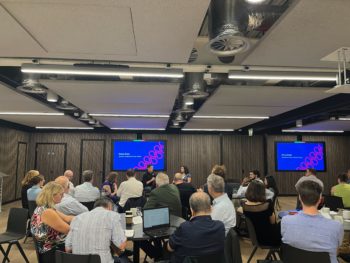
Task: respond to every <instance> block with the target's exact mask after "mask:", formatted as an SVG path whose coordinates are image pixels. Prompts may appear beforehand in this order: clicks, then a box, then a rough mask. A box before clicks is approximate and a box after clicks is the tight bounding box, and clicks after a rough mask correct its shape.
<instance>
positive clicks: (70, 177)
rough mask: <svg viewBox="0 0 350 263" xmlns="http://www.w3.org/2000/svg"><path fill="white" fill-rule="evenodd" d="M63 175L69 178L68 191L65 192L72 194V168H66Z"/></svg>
mask: <svg viewBox="0 0 350 263" xmlns="http://www.w3.org/2000/svg"><path fill="white" fill-rule="evenodd" d="M63 176H65V177H67V179H68V180H69V191H68V193H67V194H69V195H70V196H74V184H73V183H72V180H73V177H74V173H73V171H72V170H66V171H65V172H64V174H63Z"/></svg>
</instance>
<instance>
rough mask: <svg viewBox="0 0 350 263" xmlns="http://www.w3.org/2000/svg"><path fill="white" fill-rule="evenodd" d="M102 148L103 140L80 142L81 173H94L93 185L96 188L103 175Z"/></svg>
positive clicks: (100, 182)
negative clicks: (86, 171)
mask: <svg viewBox="0 0 350 263" xmlns="http://www.w3.org/2000/svg"><path fill="white" fill-rule="evenodd" d="M104 146H105V140H96V139H95V140H82V153H81V165H82V167H81V171H82V172H83V171H85V170H92V171H93V172H94V181H93V183H94V184H95V185H96V186H98V187H100V185H101V184H102V181H103V178H104V173H105V167H104V166H105V164H104V161H105V160H104V157H105V155H106V153H105V149H104ZM81 182H83V178H82V179H81Z"/></svg>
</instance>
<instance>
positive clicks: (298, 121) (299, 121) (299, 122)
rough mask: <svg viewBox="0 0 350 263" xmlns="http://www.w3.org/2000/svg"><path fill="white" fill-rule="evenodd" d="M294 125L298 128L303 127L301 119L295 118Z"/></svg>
mask: <svg viewBox="0 0 350 263" xmlns="http://www.w3.org/2000/svg"><path fill="white" fill-rule="evenodd" d="M295 126H297V127H298V128H300V127H303V120H297V121H296V122H295Z"/></svg>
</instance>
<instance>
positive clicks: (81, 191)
mask: <svg viewBox="0 0 350 263" xmlns="http://www.w3.org/2000/svg"><path fill="white" fill-rule="evenodd" d="M83 180H84V183H82V184H81V185H78V186H77V187H75V190H74V198H75V199H77V200H78V201H79V202H95V201H96V200H97V199H98V198H100V196H101V194H100V191H99V190H98V188H97V187H95V186H93V184H92V183H93V181H94V172H93V171H91V170H86V171H84V172H83Z"/></svg>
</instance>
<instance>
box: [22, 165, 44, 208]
mask: <svg viewBox="0 0 350 263" xmlns="http://www.w3.org/2000/svg"><path fill="white" fill-rule="evenodd" d="M39 175H40V173H39V171H37V170H30V171H28V172H27V173H26V175H25V176H24V178H23V180H22V183H21V184H22V189H21V200H22V207H23V208H26V209H28V196H27V191H28V189H29V188H31V187H32V186H33V184H32V182H31V180H32V179H33V178H34V177H36V176H39Z"/></svg>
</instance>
